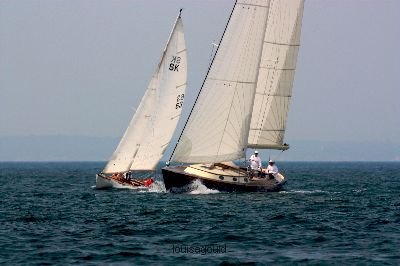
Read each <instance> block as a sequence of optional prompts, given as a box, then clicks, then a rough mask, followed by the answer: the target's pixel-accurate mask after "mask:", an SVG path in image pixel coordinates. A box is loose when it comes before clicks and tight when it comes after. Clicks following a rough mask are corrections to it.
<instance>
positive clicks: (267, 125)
mask: <svg viewBox="0 0 400 266" xmlns="http://www.w3.org/2000/svg"><path fill="white" fill-rule="evenodd" d="M303 6H304V0H272V1H271V5H270V12H269V15H268V23H267V28H266V33H265V39H264V47H263V53H262V59H261V63H260V68H259V75H258V81H257V89H256V95H255V98H254V106H253V113H252V118H251V124H250V133H249V139H248V144H249V145H248V147H256V148H268V149H281V150H284V149H287V148H288V146H284V145H283V137H284V133H285V128H286V119H287V115H288V108H289V102H290V98H291V96H292V86H293V79H294V73H295V69H296V61H297V53H298V50H299V46H300V31H301V20H302V16H303Z"/></svg>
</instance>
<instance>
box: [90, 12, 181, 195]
mask: <svg viewBox="0 0 400 266" xmlns="http://www.w3.org/2000/svg"><path fill="white" fill-rule="evenodd" d="M181 11H182V10H180V11H179V15H178V17H177V18H176V21H175V23H174V26H173V28H172V31H171V34H170V36H169V38H168V42H167V44H166V46H165V49H164V51H163V53H162V56H161V59H160V61H159V64H158V66H157V68H156V71H155V72H154V74H153V76H152V78H151V81H150V83H149V85H148V87H147V90H146V92H145V94H144V96H143V98H142V100H141V102H140V104H139V106H138V108H137V110H136V112H135V113H134V115H133V117H132V119H131V121H130V123H129V126H128V128H127V129H126V131H125V133H124V135H123V137H122V139H121V141H120V143H119V145H118V147H117V149H116V150H115V152H114V153H113V155H112V156H111V159H110V160H109V161H108V162H107V164H106V166H105V168H104V169H103V171H102V172H101V173H99V174H97V175H96V188H106V187H137V186H145V185H147V186H148V185H150V184H151V182H152V181H153V179H152V178H151V177H150V178H149V179H147V180H144V179H141V178H139V176H146V175H145V174H143V173H151V174H154V173H155V169H156V167H157V165H158V163H159V160H160V159H161V157H162V156H163V154H164V152H165V149H166V148H167V146H168V145H169V143H170V141H171V138H172V135H173V133H174V131H175V129H176V126H177V123H178V120H179V117H180V115H181V112H182V107H183V101H184V97H185V90H186V84H187V52H186V44H185V38H184V33H183V24H182V18H181Z"/></svg>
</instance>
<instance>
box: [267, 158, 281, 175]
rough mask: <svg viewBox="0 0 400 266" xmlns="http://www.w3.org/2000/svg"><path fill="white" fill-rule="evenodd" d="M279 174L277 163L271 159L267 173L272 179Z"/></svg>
mask: <svg viewBox="0 0 400 266" xmlns="http://www.w3.org/2000/svg"><path fill="white" fill-rule="evenodd" d="M277 174H278V167H277V166H276V165H275V162H274V161H273V160H269V162H268V167H267V175H268V176H269V178H270V179H274V178H275V176H276V175H277Z"/></svg>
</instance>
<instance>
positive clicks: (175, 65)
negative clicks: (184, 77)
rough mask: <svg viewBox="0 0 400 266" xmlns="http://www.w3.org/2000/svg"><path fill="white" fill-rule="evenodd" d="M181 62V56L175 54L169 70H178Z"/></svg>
mask: <svg viewBox="0 0 400 266" xmlns="http://www.w3.org/2000/svg"><path fill="white" fill-rule="evenodd" d="M180 62H181V58H180V57H179V56H173V57H172V60H171V63H170V64H169V70H171V71H176V72H178V71H179V70H178V67H179V63H180Z"/></svg>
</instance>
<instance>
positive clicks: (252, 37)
mask: <svg viewBox="0 0 400 266" xmlns="http://www.w3.org/2000/svg"><path fill="white" fill-rule="evenodd" d="M269 3H270V1H269V0H265V1H259V0H237V1H236V2H235V5H234V7H233V10H232V12H231V15H230V16H229V19H228V22H227V25H226V27H225V30H224V33H223V36H222V37H221V40H220V43H219V45H218V48H217V51H216V53H215V55H214V57H213V60H212V63H211V65H210V66H209V68H208V71H207V74H206V77H205V79H204V81H203V84H202V86H201V89H200V90H199V93H198V95H197V97H196V99H195V103H194V105H193V106H192V109H191V111H190V114H189V117H188V119H187V120H186V123H185V125H184V128H183V130H182V132H181V135H180V136H179V139H178V142H177V144H176V146H175V149H174V151H173V153H172V155H171V157H170V160H171V161H172V160H173V161H179V162H185V163H211V162H222V161H228V160H234V159H237V158H241V157H242V156H243V155H244V151H245V148H246V146H247V138H248V127H249V124H250V119H251V110H252V106H251V104H252V101H253V98H254V94H255V88H256V83H257V74H258V64H259V62H260V57H261V53H262V45H263V38H264V34H265V27H266V22H267V15H268V10H269Z"/></svg>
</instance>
